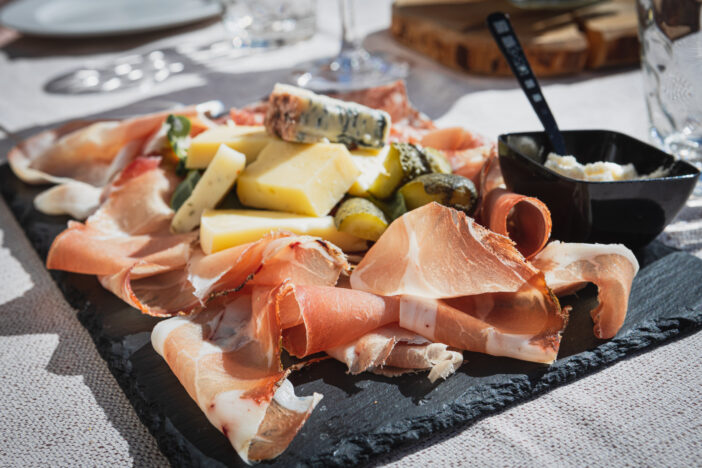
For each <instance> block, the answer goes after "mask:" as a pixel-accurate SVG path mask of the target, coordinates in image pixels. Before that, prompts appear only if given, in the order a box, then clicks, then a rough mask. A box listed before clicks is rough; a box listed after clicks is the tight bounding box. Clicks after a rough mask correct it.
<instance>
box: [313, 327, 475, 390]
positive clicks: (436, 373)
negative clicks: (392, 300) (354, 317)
mask: <svg viewBox="0 0 702 468" xmlns="http://www.w3.org/2000/svg"><path fill="white" fill-rule="evenodd" d="M447 348H448V347H447V346H446V345H445V344H443V343H432V342H431V341H429V340H427V339H426V338H424V337H422V336H419V335H417V334H416V333H412V332H409V331H407V330H405V329H403V328H400V327H399V326H397V325H387V326H384V327H381V328H378V329H376V330H373V331H372V332H370V333H367V334H365V335H363V336H362V337H360V338H358V339H356V340H353V341H351V342H349V343H346V344H344V345H341V346H337V347H335V348H331V349H327V350H326V353H327V354H329V355H330V356H332V357H333V358H335V359H337V360H339V361H341V362H343V363H344V364H346V365H347V366H348V368H349V373H351V374H360V373H361V372H366V371H370V372H373V373H376V374H380V375H386V376H396V375H401V374H404V373H407V372H419V371H425V370H428V371H429V375H428V378H429V380H430V381H431V382H435V381H436V380H437V379H440V378H441V379H445V378H447V377H448V376H449V375H451V374H453V373H454V372H455V371H456V369H458V368H459V367H460V366H461V364H462V363H463V354H462V353H460V352H458V351H453V350H449V349H447Z"/></svg>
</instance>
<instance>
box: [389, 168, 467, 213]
mask: <svg viewBox="0 0 702 468" xmlns="http://www.w3.org/2000/svg"><path fill="white" fill-rule="evenodd" d="M399 192H400V194H401V195H402V196H403V198H404V200H405V204H406V205H407V209H409V210H413V209H415V208H419V207H420V206H423V205H426V204H427V203H431V202H437V203H440V204H442V205H445V206H450V207H452V208H455V209H457V210H461V211H464V212H465V213H467V214H468V215H472V214H473V212H474V211H475V206H476V201H477V198H478V192H477V191H476V190H475V185H474V184H473V182H472V181H471V180H470V179H467V178H465V177H463V176H460V175H458V174H425V175H421V176H419V177H417V178H416V179H414V180H411V181H409V182H407V183H406V184H405V185H403V186H402V188H400V190H399Z"/></svg>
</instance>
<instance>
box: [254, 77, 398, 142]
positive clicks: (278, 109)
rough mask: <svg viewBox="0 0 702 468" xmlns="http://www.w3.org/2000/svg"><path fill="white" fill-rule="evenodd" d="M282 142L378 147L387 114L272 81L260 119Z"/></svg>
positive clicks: (387, 127) (385, 132)
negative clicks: (325, 142)
mask: <svg viewBox="0 0 702 468" xmlns="http://www.w3.org/2000/svg"><path fill="white" fill-rule="evenodd" d="M264 123H265V125H266V128H267V129H268V131H270V132H271V133H273V134H275V135H278V136H279V137H280V138H282V139H283V140H286V141H294V142H299V143H313V142H318V141H331V142H338V143H343V144H345V145H347V146H349V147H356V146H359V147H363V148H382V147H383V146H384V145H385V143H386V142H387V139H388V135H389V133H390V115H389V114H388V113H387V112H385V111H381V110H377V109H371V108H370V107H366V106H363V105H361V104H357V103H355V102H347V101H342V100H339V99H334V98H330V97H328V96H322V95H319V94H315V93H313V92H311V91H308V90H306V89H301V88H297V87H295V86H290V85H284V84H280V83H278V84H276V85H275V87H274V88H273V92H272V93H271V95H270V97H269V99H268V111H267V113H266V118H265V121H264Z"/></svg>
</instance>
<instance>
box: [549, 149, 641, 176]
mask: <svg viewBox="0 0 702 468" xmlns="http://www.w3.org/2000/svg"><path fill="white" fill-rule="evenodd" d="M544 166H546V167H547V168H549V169H551V170H552V171H554V172H557V173H559V174H561V175H564V176H566V177H570V178H572V179H578V180H589V181H596V182H613V181H618V180H632V179H639V178H641V176H640V175H639V174H638V172H636V169H635V168H634V165H633V164H625V165H620V164H617V163H613V162H606V161H597V162H594V163H588V164H580V163H579V162H578V161H577V160H576V159H575V157H574V156H560V155H558V154H556V153H549V155H548V157H547V158H546V163H545V164H544Z"/></svg>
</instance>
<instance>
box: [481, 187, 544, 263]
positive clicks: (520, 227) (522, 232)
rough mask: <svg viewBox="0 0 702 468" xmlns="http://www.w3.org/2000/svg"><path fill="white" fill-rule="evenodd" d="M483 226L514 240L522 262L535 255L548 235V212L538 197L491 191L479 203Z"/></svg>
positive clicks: (501, 189)
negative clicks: (480, 203) (522, 256)
mask: <svg viewBox="0 0 702 468" xmlns="http://www.w3.org/2000/svg"><path fill="white" fill-rule="evenodd" d="M481 221H482V222H483V224H484V225H485V226H486V227H487V228H489V229H490V230H491V231H494V232H496V233H498V234H502V235H503V236H507V237H509V238H510V239H512V240H513V241H514V243H515V244H516V247H517V250H519V252H520V253H521V254H522V255H524V257H525V258H526V259H530V258H532V257H533V256H534V255H536V254H537V253H538V252H539V251H540V250H541V249H542V248H543V247H544V246H545V245H546V242H548V239H549V237H550V236H551V226H552V223H551V212H550V211H549V210H548V207H547V206H546V205H545V204H544V203H543V202H542V201H541V200H539V199H538V198H534V197H527V196H525V195H520V194H517V193H512V192H509V191H507V190H505V189H503V188H495V189H493V190H491V191H490V192H488V193H487V194H486V195H485V196H484V198H483V201H482V209H481Z"/></svg>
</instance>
